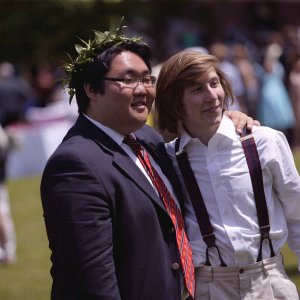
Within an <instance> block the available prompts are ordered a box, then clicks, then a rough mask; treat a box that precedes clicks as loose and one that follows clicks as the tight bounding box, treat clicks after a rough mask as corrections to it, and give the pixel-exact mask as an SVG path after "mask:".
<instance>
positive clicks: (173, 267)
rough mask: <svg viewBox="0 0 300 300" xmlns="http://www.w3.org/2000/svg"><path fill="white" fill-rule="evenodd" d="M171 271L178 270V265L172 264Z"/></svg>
mask: <svg viewBox="0 0 300 300" xmlns="http://www.w3.org/2000/svg"><path fill="white" fill-rule="evenodd" d="M172 269H173V270H179V269H180V265H179V263H173V264H172Z"/></svg>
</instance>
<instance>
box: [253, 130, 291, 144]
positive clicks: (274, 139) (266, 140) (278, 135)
mask: <svg viewBox="0 0 300 300" xmlns="http://www.w3.org/2000/svg"><path fill="white" fill-rule="evenodd" d="M253 136H254V139H255V141H256V143H257V144H264V145H266V146H267V145H269V146H270V144H272V143H286V137H285V135H284V134H283V133H282V132H280V131H278V130H275V129H273V128H270V127H266V126H259V127H257V126H254V127H253Z"/></svg>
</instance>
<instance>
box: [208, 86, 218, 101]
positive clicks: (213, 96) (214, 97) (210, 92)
mask: <svg viewBox="0 0 300 300" xmlns="http://www.w3.org/2000/svg"><path fill="white" fill-rule="evenodd" d="M206 93H207V99H208V100H217V99H218V94H217V93H216V90H215V89H213V88H212V87H211V86H208V87H207V89H206Z"/></svg>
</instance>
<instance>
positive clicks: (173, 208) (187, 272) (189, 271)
mask: <svg viewBox="0 0 300 300" xmlns="http://www.w3.org/2000/svg"><path fill="white" fill-rule="evenodd" d="M124 143H125V144H127V145H128V146H129V147H130V148H131V149H132V150H133V152H134V153H135V154H136V156H137V157H138V159H139V161H140V162H141V164H142V165H143V167H144V169H145V170H146V171H147V173H148V175H149V177H150V179H151V181H152V183H153V185H154V186H155V188H156V190H157V191H158V193H159V195H160V198H161V199H162V201H163V204H164V206H165V208H166V210H167V212H168V214H169V216H170V218H171V219H172V222H173V225H174V228H175V232H176V241H177V246H178V250H179V254H180V261H181V268H182V273H183V276H184V282H185V285H186V288H187V290H188V292H189V293H190V295H191V296H192V298H194V290H195V278H194V266H193V257H192V250H191V247H190V245H189V242H188V239H187V236H186V233H185V230H184V223H183V217H182V214H181V211H180V210H179V208H178V206H177V205H176V203H175V200H174V199H173V197H172V195H171V194H170V193H169V191H168V189H167V188H166V186H165V184H164V182H163V180H162V179H161V177H160V176H159V174H158V173H157V172H156V170H155V168H153V167H152V165H151V163H150V160H149V157H148V154H147V152H146V151H145V150H144V149H143V148H142V146H141V144H140V143H139V142H138V141H137V140H136V139H135V138H134V137H133V136H131V135H128V136H125V138H124Z"/></svg>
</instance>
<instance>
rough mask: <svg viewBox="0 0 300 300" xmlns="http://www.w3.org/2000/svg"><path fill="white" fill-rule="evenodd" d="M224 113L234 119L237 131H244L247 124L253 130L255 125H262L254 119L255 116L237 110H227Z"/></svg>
mask: <svg viewBox="0 0 300 300" xmlns="http://www.w3.org/2000/svg"><path fill="white" fill-rule="evenodd" d="M224 114H226V115H227V116H228V117H229V118H230V119H231V120H232V122H233V124H234V126H235V127H236V132H237V133H242V130H243V128H244V127H245V126H247V128H248V129H250V130H251V129H252V127H253V125H256V126H259V125H260V123H259V122H258V121H257V120H253V118H251V117H249V116H248V115H246V114H245V113H242V112H240V111H237V110H225V111H224Z"/></svg>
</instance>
